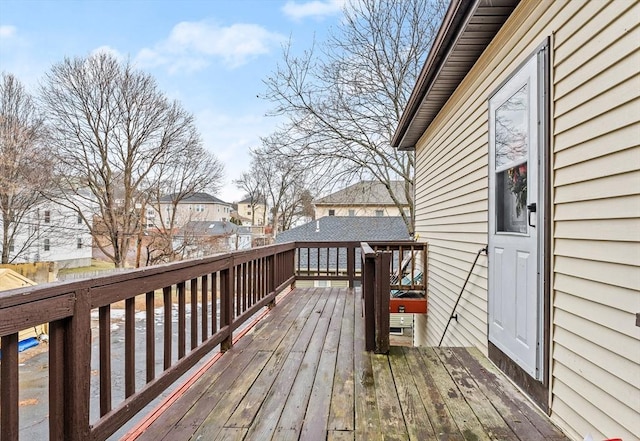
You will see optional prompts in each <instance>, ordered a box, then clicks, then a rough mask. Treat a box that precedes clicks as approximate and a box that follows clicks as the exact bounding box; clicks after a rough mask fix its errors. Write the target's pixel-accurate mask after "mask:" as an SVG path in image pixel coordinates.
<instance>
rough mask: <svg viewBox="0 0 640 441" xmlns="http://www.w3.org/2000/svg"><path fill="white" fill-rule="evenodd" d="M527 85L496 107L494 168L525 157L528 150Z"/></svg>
mask: <svg viewBox="0 0 640 441" xmlns="http://www.w3.org/2000/svg"><path fill="white" fill-rule="evenodd" d="M527 88H528V85H524V86H523V87H522V88H521V89H520V90H518V91H517V92H516V93H514V94H513V95H512V96H511V98H509V99H508V100H506V101H505V102H504V103H502V105H501V106H500V107H498V108H497V109H496V114H495V124H496V126H495V139H496V169H499V168H501V167H502V166H504V165H507V164H510V163H512V162H519V161H521V160H522V159H526V157H527V152H528V144H529V139H528V138H529V136H528V124H527V121H528V117H527V114H528V107H529V102H528V101H529V99H528V97H529V94H528V92H527Z"/></svg>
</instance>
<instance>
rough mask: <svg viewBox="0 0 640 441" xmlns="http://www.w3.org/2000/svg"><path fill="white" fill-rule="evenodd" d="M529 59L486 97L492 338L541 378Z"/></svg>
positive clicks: (533, 85) (533, 82)
mask: <svg viewBox="0 0 640 441" xmlns="http://www.w3.org/2000/svg"><path fill="white" fill-rule="evenodd" d="M537 72H538V69H537V59H536V57H535V56H534V57H532V58H531V59H530V60H529V62H528V63H527V64H526V65H524V66H523V67H522V68H520V70H518V72H516V74H515V75H514V76H512V77H511V79H510V80H509V81H508V82H507V83H506V84H504V86H502V87H501V88H500V89H499V90H498V91H497V92H496V93H495V94H494V95H493V96H492V97H491V98H490V100H489V274H488V277H489V299H488V301H489V313H488V314H489V341H491V342H492V343H493V344H494V345H495V346H496V347H498V349H500V350H501V351H502V352H503V353H504V354H505V355H507V356H508V357H509V358H511V359H512V360H513V361H514V362H516V363H517V364H518V365H519V366H520V367H522V368H523V369H524V370H525V371H526V372H527V373H528V374H529V375H531V376H532V377H534V378H537V379H540V378H541V370H540V369H539V367H540V356H539V354H540V352H539V348H538V343H539V329H540V314H539V288H540V287H539V277H538V268H539V264H538V230H537V228H536V224H537V223H538V219H539V218H540V217H539V214H540V210H539V208H540V205H541V204H539V203H538V187H539V185H540V184H539V178H538V176H539V175H538V168H539V165H538V150H539V149H538V138H539V136H538V128H537V127H538V119H539V118H538V113H539V112H538V101H539V99H538V83H537Z"/></svg>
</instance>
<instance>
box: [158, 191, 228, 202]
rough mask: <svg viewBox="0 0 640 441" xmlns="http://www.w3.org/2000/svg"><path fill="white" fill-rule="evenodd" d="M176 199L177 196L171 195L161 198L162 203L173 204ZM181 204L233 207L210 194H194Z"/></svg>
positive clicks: (184, 199)
mask: <svg viewBox="0 0 640 441" xmlns="http://www.w3.org/2000/svg"><path fill="white" fill-rule="evenodd" d="M175 198H176V196H175V195H173V194H169V195H166V196H162V197H161V198H160V202H171V201H173V200H174V199H175ZM180 203H185V204H222V205H231V204H229V203H228V202H225V201H223V200H221V199H218V198H217V197H215V196H212V195H210V194H209V193H193V194H192V195H190V196H187V197H185V198H183V199H182V200H181V201H180Z"/></svg>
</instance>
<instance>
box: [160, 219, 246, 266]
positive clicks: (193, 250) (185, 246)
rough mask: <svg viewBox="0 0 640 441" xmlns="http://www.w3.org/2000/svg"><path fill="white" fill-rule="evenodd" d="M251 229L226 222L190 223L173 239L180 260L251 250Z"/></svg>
mask: <svg viewBox="0 0 640 441" xmlns="http://www.w3.org/2000/svg"><path fill="white" fill-rule="evenodd" d="M251 237H252V236H251V229H250V228H248V227H242V226H238V225H236V224H234V223H231V222H228V221H191V222H188V223H187V224H186V225H185V226H183V227H182V228H180V229H179V230H178V232H177V233H176V235H175V236H174V237H173V249H174V250H176V251H177V252H179V253H180V254H181V256H182V258H185V259H186V258H195V257H204V256H209V255H212V254H217V253H226V252H229V251H235V250H244V249H249V248H251Z"/></svg>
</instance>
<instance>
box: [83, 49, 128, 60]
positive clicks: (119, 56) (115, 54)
mask: <svg viewBox="0 0 640 441" xmlns="http://www.w3.org/2000/svg"><path fill="white" fill-rule="evenodd" d="M96 54H107V55H111V56H113V57H115V58H116V59H117V60H120V61H123V60H124V59H125V57H124V55H122V54H121V53H120V52H118V50H117V49H114V48H112V47H111V46H100V47H97V48H95V49H94V50H92V51H91V55H96Z"/></svg>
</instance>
